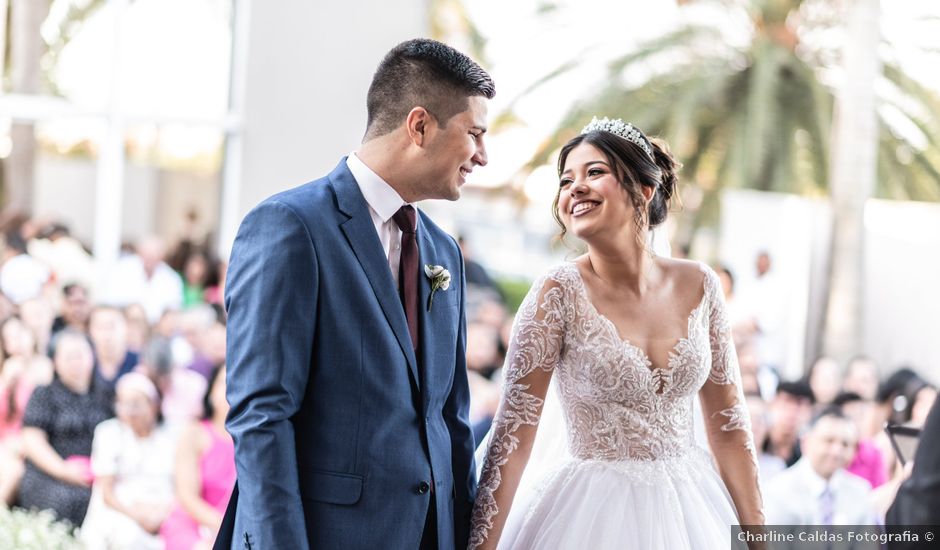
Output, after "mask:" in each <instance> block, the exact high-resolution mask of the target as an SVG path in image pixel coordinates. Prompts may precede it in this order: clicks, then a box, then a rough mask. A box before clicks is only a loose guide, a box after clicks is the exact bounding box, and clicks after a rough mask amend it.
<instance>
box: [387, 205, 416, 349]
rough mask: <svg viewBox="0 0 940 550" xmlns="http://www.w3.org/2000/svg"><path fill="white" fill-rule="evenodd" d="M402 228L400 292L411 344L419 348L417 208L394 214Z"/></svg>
mask: <svg viewBox="0 0 940 550" xmlns="http://www.w3.org/2000/svg"><path fill="white" fill-rule="evenodd" d="M392 219H393V220H395V223H396V224H397V225H398V228H399V229H401V261H400V262H399V264H398V292H399V294H400V296H401V301H402V304H404V306H405V316H406V317H407V318H408V332H410V333H411V345H412V346H413V347H414V349H415V350H417V349H418V242H417V239H416V234H415V230H416V226H415V209H414V207H412V206H410V205H407V204H406V205H405V206H402V207H401V208H399V209H398V212H395V215H394V216H392Z"/></svg>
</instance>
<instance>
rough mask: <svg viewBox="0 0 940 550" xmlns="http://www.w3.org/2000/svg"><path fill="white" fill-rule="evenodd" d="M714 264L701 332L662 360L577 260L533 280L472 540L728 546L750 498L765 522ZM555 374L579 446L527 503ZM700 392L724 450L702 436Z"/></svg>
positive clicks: (694, 328) (516, 334)
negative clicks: (624, 323)
mask: <svg viewBox="0 0 940 550" xmlns="http://www.w3.org/2000/svg"><path fill="white" fill-rule="evenodd" d="M701 270H702V273H703V283H702V284H703V287H704V293H703V297H702V299H701V302H700V303H699V305H698V306H697V307H696V308H695V309H694V310H693V311H692V312H691V314H690V315H689V319H688V334H687V336H686V337H685V338H681V339H679V340H678V341H677V342H676V343H675V345H674V346H673V348H672V350H671V352H669V354H668V365H666V366H664V367H660V368H654V367H653V363H652V362H651V361H650V358H649V357H647V356H646V354H645V352H644V351H643V350H642V349H640V348H639V347H637V346H635V345H633V344H631V343H630V342H629V341H626V340H624V339H622V338H621V336H620V335H619V334H618V332H617V328H616V327H615V326H614V324H613V323H612V322H611V321H610V320H609V319H607V318H606V317H604V316H603V315H601V314H600V313H599V312H598V311H597V310H596V309H595V307H594V306H593V304H592V303H591V302H590V300H589V299H588V295H587V291H586V289H585V286H584V282H583V281H582V279H581V275H580V273H579V271H578V268H577V266H576V265H575V264H574V263H566V264H563V265H561V266H559V267H557V268H554V269H553V270H552V271H551V272H549V273H548V274H547V275H545V276H544V277H542V278H541V279H540V280H539V281H537V282H536V283H535V284H534V285H533V287H532V289H531V290H530V291H529V294H528V296H527V297H526V299H525V301H524V302H523V304H522V306H521V308H520V310H519V312H518V314H517V318H516V325H515V327H514V329H513V337H512V341H511V344H510V349H509V354H508V356H507V360H506V364H505V373H504V381H505V382H504V396H503V401H502V404H501V405H500V410H499V412H498V413H497V416H496V420H495V421H494V425H493V429H492V431H491V436H490V444H489V448H488V450H487V452H486V458H485V460H484V465H483V471H482V474H481V478H480V485H479V489H478V494H477V500H476V504H475V507H474V511H473V518H472V532H471V538H470V547H471V548H477V547H479V546H485V547H494V546H495V545H494V544H493V543H494V542H496V541H497V540H498V541H499V548H507V549H539V550H543V549H554V548H558V549H562V548H564V549H569V548H570V549H581V548H590V549H592V550H593V549H615V548H616V549H618V550H623V549H636V550H655V549H662V550H681V549H711V548H715V549H719V548H720V549H722V550H725V549H727V548H729V546H730V544H731V530H730V526H731V525H733V524H738V523H740V522H739V520H738V517H739V515H738V514H736V508H737V512H738V513H739V514H740V517H741V518H745V519H746V520H754V521H752V522H755V523H756V522H757V521H762V515H761V512H760V508H761V501H760V494H759V492H758V490H757V465H756V460H755V455H754V448H753V442H752V439H751V433H750V429H749V421H748V416H747V410H746V408H745V403H744V399H743V395H742V393H741V390H740V384H739V371H738V365H737V358H736V355H735V351H734V345H733V343H732V341H731V331H730V326H729V324H728V320H727V316H726V312H725V307H724V301H723V297H722V295H721V289H720V288H721V287H720V283H719V281H718V277H717V275H715V273H714V272H713V271H712V270H711V269H709V268H708V267H706V266H704V265H701ZM553 374H554V384H553V386H556V387H557V390H558V397H559V399H560V403H561V408H562V411H563V414H564V419H565V425H566V427H567V440H568V441H567V445H568V449H567V452H568V454H569V455H570V456H569V457H568V458H567V459H566V460H564V461H563V462H562V464H561V465H560V466H559V467H557V468H555V469H554V470H553V471H552V472H551V473H550V474H548V475H547V476H546V477H544V478H543V479H541V480H540V481H538V482H537V483H536V486H537V488H538V489H537V491H536V492H535V496H534V497H533V498H530V499H528V500H527V501H526V502H522V503H520V502H516V503H515V504H516V505H517V506H514V505H513V497H514V495H515V493H516V489H517V487H518V486H519V482H520V478H521V477H522V473H523V469H524V468H525V466H526V462H527V460H528V456H529V453H530V451H531V449H532V445H533V441H534V439H535V433H536V429H537V426H538V423H539V418H540V413H541V409H542V404H543V402H544V398H545V394H546V392H547V389H548V387H549V381H550V380H551V378H552V375H553ZM696 392H698V393H699V397H700V398H701V402H702V409H703V413H704V418H705V422H706V431H707V433H708V439H709V444H710V446H711V449H712V453H713V454H714V456H715V458H716V461H715V462H713V461H712V456H710V455H709V453H708V452H707V451H705V450H704V449H703V448H702V447H700V446H698V445H697V444H696V443H695V441H694V434H693V406H694V401H695V399H694V398H695V394H696ZM715 463H717V466H718V468H717V469H716V466H715ZM719 471H720V474H719ZM729 491H730V492H729ZM732 497H733V498H732Z"/></svg>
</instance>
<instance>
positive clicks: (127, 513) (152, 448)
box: [81, 372, 176, 550]
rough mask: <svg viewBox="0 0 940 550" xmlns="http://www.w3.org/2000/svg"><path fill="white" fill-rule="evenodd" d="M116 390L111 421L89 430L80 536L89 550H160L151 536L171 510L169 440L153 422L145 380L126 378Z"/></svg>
mask: <svg viewBox="0 0 940 550" xmlns="http://www.w3.org/2000/svg"><path fill="white" fill-rule="evenodd" d="M116 391H117V398H116V401H115V404H114V409H115V412H116V413H117V418H112V419H110V420H105V421H104V422H102V423H101V424H98V427H97V428H95V439H94V444H93V446H92V452H91V468H92V472H93V473H94V475H95V483H94V490H93V491H92V500H91V504H90V505H89V508H88V515H87V516H86V517H85V523H84V524H82V533H81V536H82V539H83V541H84V542H85V545H86V547H87V548H88V549H89V550H96V549H102V550H105V549H107V550H122V549H123V550H137V549H141V550H147V549H153V550H162V548H163V543H162V541H161V540H160V539H159V537H157V536H156V534H157V533H158V531H159V529H160V524H161V523H163V520H164V518H166V516H167V514H168V513H169V512H170V508H171V507H172V505H173V454H174V452H175V450H176V449H175V440H174V438H173V434H172V433H171V432H170V431H169V430H168V429H166V428H165V427H164V426H163V424H162V423H161V422H160V421H159V411H160V398H159V396H158V395H157V387H156V386H155V385H154V384H153V382H151V381H150V379H149V378H147V377H146V376H144V375H143V374H140V373H137V372H131V373H128V374H126V375H124V376H123V377H121V379H120V380H118V382H117V388H116Z"/></svg>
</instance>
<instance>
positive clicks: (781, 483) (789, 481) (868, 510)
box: [764, 408, 876, 525]
mask: <svg viewBox="0 0 940 550" xmlns="http://www.w3.org/2000/svg"><path fill="white" fill-rule="evenodd" d="M857 445H858V428H857V427H856V426H855V423H854V422H852V420H851V419H849V418H848V417H846V416H845V415H844V414H842V412H841V411H839V410H838V409H836V408H827V409H824V410H823V411H821V412H820V413H819V414H818V415H817V416H816V417H814V419H813V421H812V423H811V424H810V427H809V430H808V432H807V433H806V434H805V435H804V436H803V437H802V439H801V446H802V449H803V457H802V458H801V459H800V460H799V461H798V462H797V463H796V464H794V465H793V466H791V467H789V468H787V469H786V470H784V471H783V472H781V473H779V474H777V476H776V477H774V478H773V479H771V480H770V481H768V482H767V484H766V485H765V491H764V506H765V512H766V515H767V523H768V524H775V525H871V524H874V523H875V521H876V515H875V513H874V510H873V508H872V506H871V502H870V493H871V487H870V485H869V484H868V483H867V482H866V481H865V480H863V479H862V478H860V477H858V476H855V475H853V474H850V473H848V472H846V471H845V467H846V466H847V465H848V464H849V462H850V461H851V460H852V457H853V456H854V454H855V449H856V446H857Z"/></svg>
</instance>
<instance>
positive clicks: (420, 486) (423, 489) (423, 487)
mask: <svg viewBox="0 0 940 550" xmlns="http://www.w3.org/2000/svg"><path fill="white" fill-rule="evenodd" d="M430 490H431V486H430V485H428V482H427V481H422V482H421V483H419V484H418V489H417V493H418V494H419V495H423V494H424V493H427V492H428V491H430Z"/></svg>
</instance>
